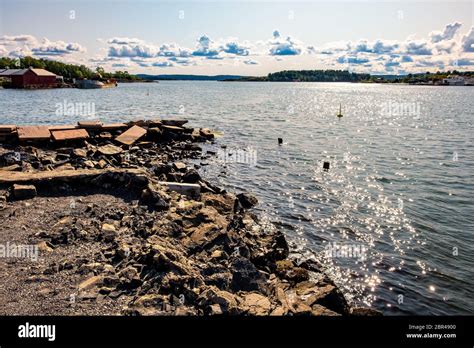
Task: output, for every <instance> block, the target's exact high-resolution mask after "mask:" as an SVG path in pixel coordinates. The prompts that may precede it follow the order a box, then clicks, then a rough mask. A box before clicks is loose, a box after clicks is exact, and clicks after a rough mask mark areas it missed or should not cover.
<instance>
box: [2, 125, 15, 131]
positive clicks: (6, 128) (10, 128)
mask: <svg viewBox="0 0 474 348" xmlns="http://www.w3.org/2000/svg"><path fill="white" fill-rule="evenodd" d="M15 130H16V126H15V125H13V124H2V125H0V133H12V132H14V131H15Z"/></svg>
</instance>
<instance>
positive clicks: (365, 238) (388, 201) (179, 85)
mask: <svg viewBox="0 0 474 348" xmlns="http://www.w3.org/2000/svg"><path fill="white" fill-rule="evenodd" d="M65 100H67V101H68V102H82V103H84V102H89V101H90V102H93V103H95V110H96V112H97V117H98V118H101V119H105V120H108V121H114V122H115V121H123V120H130V119H137V118H156V117H165V116H169V117H186V118H188V119H189V120H190V122H191V124H192V125H195V126H206V127H212V128H215V129H218V130H220V131H222V132H223V133H224V137H223V138H220V139H219V142H218V144H216V145H215V146H209V148H210V149H212V150H213V151H215V152H219V151H220V152H219V153H220V156H216V157H215V158H214V159H210V160H208V161H207V162H208V163H209V164H210V165H207V166H203V167H202V171H203V172H204V174H205V175H206V176H208V177H211V178H212V179H214V180H217V181H218V182H219V183H221V184H222V185H225V186H226V187H228V188H229V189H232V190H236V191H243V190H249V191H253V192H254V193H255V194H256V195H257V196H258V197H259V200H260V205H259V207H258V209H259V212H260V214H261V221H262V224H265V226H266V228H274V226H276V227H277V228H281V229H282V230H284V231H285V233H286V235H287V236H288V239H289V240H290V242H291V245H292V251H293V254H294V256H295V257H298V258H307V257H310V258H314V259H316V260H318V261H319V262H320V263H321V264H322V265H323V267H324V268H325V269H326V270H327V271H328V272H329V273H330V274H331V276H332V277H333V278H334V279H335V281H336V282H337V283H338V284H339V285H340V286H341V287H342V288H343V289H344V291H345V293H346V295H347V297H348V299H350V300H352V301H355V302H361V303H365V304H367V305H372V306H374V307H375V308H379V309H381V310H383V311H384V312H385V313H386V314H468V313H470V314H473V313H474V305H473V303H472V302H473V301H472V298H474V296H473V291H472V288H473V285H474V284H473V279H474V277H473V274H472V273H473V272H472V262H473V255H474V253H473V249H474V247H473V245H474V244H473V234H472V231H473V224H472V216H473V213H474V209H473V205H472V200H473V198H474V197H473V183H472V179H471V178H472V174H471V173H472V172H473V167H474V166H473V164H474V155H473V151H472V150H473V144H472V135H471V134H472V132H473V129H472V121H473V110H474V98H472V89H471V88H469V87H452V88H446V87H423V86H401V85H400V86H397V85H395V86H386V85H365V84H345V83H339V84H338V83H334V84H332V83H298V84H291V83H223V82H160V83H159V84H124V85H121V86H119V88H116V89H107V90H99V91H97V90H66V89H63V90H51V91H11V90H9V91H7V90H1V91H0V110H1V111H0V123H42V122H44V123H71V122H76V121H77V120H78V119H80V118H81V117H74V116H68V117H65V118H61V119H58V117H57V116H55V115H54V110H55V105H56V103H62V102H64V101H65ZM339 103H341V104H342V109H343V110H342V111H343V114H344V117H343V118H341V119H338V118H336V117H335V115H336V113H337V112H338V109H339ZM278 138H283V145H281V146H279V145H278V141H277V139H278ZM222 144H225V145H226V146H227V150H226V151H223V149H221V147H220V145H222ZM229 149H233V152H232V151H229ZM238 151H247V152H249V151H254V153H252V156H250V157H245V156H244V155H242V156H241V158H243V160H225V159H224V158H225V156H229V157H232V156H235V155H236V154H237V155H239V152H238ZM229 153H232V155H229ZM223 156H224V158H223ZM239 156H240V155H239ZM245 158H247V159H245ZM249 158H250V159H251V160H249ZM250 162H252V163H250ZM323 162H329V163H330V169H329V170H328V171H325V170H323ZM348 250H349V251H350V252H348ZM354 250H355V251H357V252H353V251H354ZM355 254H356V255H355Z"/></svg>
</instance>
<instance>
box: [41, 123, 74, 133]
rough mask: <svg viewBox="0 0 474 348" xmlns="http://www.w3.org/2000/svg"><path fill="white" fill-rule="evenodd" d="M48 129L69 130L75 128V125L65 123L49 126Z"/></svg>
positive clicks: (51, 130)
mask: <svg viewBox="0 0 474 348" xmlns="http://www.w3.org/2000/svg"><path fill="white" fill-rule="evenodd" d="M48 128H49V131H50V132H53V131H63V130H70V129H77V126H75V125H71V124H66V125H59V126H49V127H48Z"/></svg>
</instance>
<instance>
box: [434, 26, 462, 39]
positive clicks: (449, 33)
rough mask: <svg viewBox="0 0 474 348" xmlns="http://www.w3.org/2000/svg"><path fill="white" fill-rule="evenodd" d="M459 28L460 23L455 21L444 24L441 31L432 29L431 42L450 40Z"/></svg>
mask: <svg viewBox="0 0 474 348" xmlns="http://www.w3.org/2000/svg"><path fill="white" fill-rule="evenodd" d="M459 28H461V23H459V22H455V23H452V24H448V25H446V27H445V28H444V30H443V31H432V32H431V33H430V39H431V42H433V43H437V42H440V41H445V40H451V39H452V38H453V37H454V35H456V32H457V31H458V30H459Z"/></svg>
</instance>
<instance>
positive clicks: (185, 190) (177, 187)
mask: <svg viewBox="0 0 474 348" xmlns="http://www.w3.org/2000/svg"><path fill="white" fill-rule="evenodd" d="M158 184H160V185H162V186H165V187H167V188H168V189H169V190H170V191H174V192H178V193H180V194H182V195H185V196H189V197H198V196H199V195H200V194H201V186H199V185H198V184H183V183H180V182H168V181H160V182H158Z"/></svg>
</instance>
